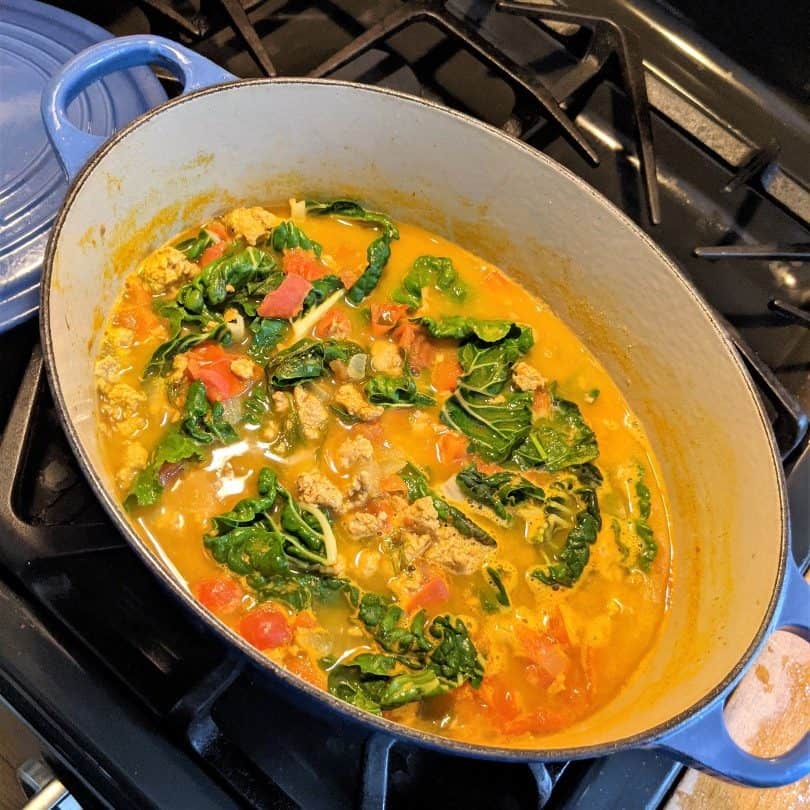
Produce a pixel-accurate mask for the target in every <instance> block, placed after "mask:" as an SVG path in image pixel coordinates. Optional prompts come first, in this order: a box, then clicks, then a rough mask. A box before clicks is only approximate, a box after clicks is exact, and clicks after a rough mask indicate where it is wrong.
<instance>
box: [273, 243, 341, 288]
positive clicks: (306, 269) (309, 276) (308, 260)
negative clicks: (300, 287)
mask: <svg viewBox="0 0 810 810" xmlns="http://www.w3.org/2000/svg"><path fill="white" fill-rule="evenodd" d="M281 269H282V270H283V271H284V272H285V273H294V274H295V275H297V276H301V278H305V279H306V280H307V281H315V280H316V279H319V278H323V277H324V276H328V275H330V274H331V272H332V271H331V270H330V269H329V268H328V267H327V266H326V265H323V264H321V263H320V262H319V261H318V260H317V259H316V258H315V254H314V253H312V252H311V251H309V250H304V249H303V248H291V249H290V250H285V251H284V256H283V257H282V259H281Z"/></svg>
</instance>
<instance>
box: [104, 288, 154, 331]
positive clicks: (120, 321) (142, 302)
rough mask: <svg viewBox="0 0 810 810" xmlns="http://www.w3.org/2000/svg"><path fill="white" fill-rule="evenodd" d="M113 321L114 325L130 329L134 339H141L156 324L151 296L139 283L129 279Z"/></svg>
mask: <svg viewBox="0 0 810 810" xmlns="http://www.w3.org/2000/svg"><path fill="white" fill-rule="evenodd" d="M113 322H114V323H115V325H116V326H123V327H124V328H125V329H131V330H132V332H133V335H134V337H135V340H143V339H144V338H145V337H146V336H147V335H148V334H149V333H150V332H151V331H152V330H153V329H154V328H155V327H156V326H157V325H158V324H159V321H158V317H157V315H155V313H154V311H153V310H152V296H151V294H150V293H149V291H148V290H147V289H146V288H145V287H142V286H141V285H140V284H139V283H137V282H134V281H130V282H128V283H127V286H126V291H125V292H124V297H123V299H122V302H121V307H120V308H119V309H118V311H117V312H116V313H115V316H114V318H113Z"/></svg>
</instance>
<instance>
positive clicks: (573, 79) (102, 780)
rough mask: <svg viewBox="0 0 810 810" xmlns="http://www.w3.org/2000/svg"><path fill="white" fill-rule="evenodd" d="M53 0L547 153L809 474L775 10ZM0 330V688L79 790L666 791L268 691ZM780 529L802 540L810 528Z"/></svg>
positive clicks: (121, 27) (177, 802) (612, 801)
mask: <svg viewBox="0 0 810 810" xmlns="http://www.w3.org/2000/svg"><path fill="white" fill-rule="evenodd" d="M59 5H61V6H62V7H63V8H66V9H68V10H70V11H72V12H74V13H77V14H80V15H81V16H84V17H86V18H88V19H90V20H92V21H94V22H95V23H97V24H98V25H101V26H102V27H105V28H107V29H109V30H110V31H111V32H112V33H114V34H116V35H124V34H134V33H147V32H153V33H157V34H161V35H166V36H170V37H173V38H175V39H177V40H179V41H181V42H183V43H184V44H186V45H189V46H190V47H192V48H193V49H195V50H197V51H198V52H200V53H201V54H203V55H205V56H207V57H208V58H210V59H212V60H214V61H215V62H217V63H219V64H220V65H222V66H223V67H225V68H226V69H227V70H229V71H231V72H233V73H235V74H236V75H239V76H243V77H256V76H273V75H282V76H299V75H301V76H303V75H312V76H331V77H335V78H342V79H348V80H352V81H360V82H365V83H372V84H377V85H382V86H386V87H390V88H395V89H398V90H402V91H405V92H409V93H412V94H415V95H418V96H422V97H426V98H430V99H433V100H436V101H439V102H440V103H443V104H446V105H448V106H452V107H455V108H457V109H460V110H463V111H464V112H468V113H470V114H472V115H474V116H476V117H478V118H481V119H483V120H485V121H487V122H488V123H491V124H493V125H495V126H498V127H502V128H503V129H504V130H506V131H507V132H509V133H510V134H513V135H515V136H517V137H520V138H522V139H524V140H526V141H527V142H528V143H530V144H531V145H533V146H535V147H536V148H538V149H540V150H542V151H544V152H545V153H547V154H548V155H550V156H551V157H553V158H554V159H555V160H557V161H559V162H561V163H562V164H564V165H565V166H567V167H568V168H570V169H571V170H572V171H574V172H576V173H577V174H579V175H580V176H581V177H583V178H584V179H585V180H586V181H587V182H589V183H590V184H591V185H593V186H594V187H595V188H596V189H598V190H599V191H600V192H602V193H603V194H605V195H606V196H607V197H608V198H609V199H611V200H612V201H614V202H615V203H616V204H618V205H619V206H620V207H622V208H623V209H624V210H625V211H626V212H627V213H628V214H629V215H630V216H631V217H632V218H634V219H635V220H636V221H637V222H638V223H639V224H640V225H641V226H642V227H643V228H644V229H645V230H646V231H647V232H648V233H649V234H650V235H651V237H652V238H653V239H654V240H655V241H657V242H658V243H659V244H661V245H662V246H663V248H664V249H665V250H666V251H667V252H668V253H669V254H670V255H671V256H672V257H673V258H674V259H675V260H676V261H677V262H678V263H679V264H680V266H681V267H682V268H683V269H684V270H685V271H686V273H687V274H688V275H689V277H690V278H691V279H692V280H693V281H694V283H695V284H696V286H697V287H698V289H699V290H700V291H701V292H702V293H703V295H704V296H705V297H706V299H707V300H708V302H709V303H710V304H711V305H712V306H713V307H714V308H715V309H716V310H717V311H718V312H719V313H720V314H721V315H722V316H723V317H724V318H725V320H726V322H727V323H728V325H729V328H730V330H731V333H732V335H733V336H734V338H735V342H736V343H737V346H738V348H739V350H740V352H741V354H742V356H743V357H744V358H745V361H746V363H747V365H748V367H749V370H750V372H751V374H752V377H753V378H754V380H755V381H756V383H757V385H758V387H759V390H760V392H761V394H762V397H763V400H764V401H765V403H766V406H767V408H768V411H769V414H770V415H771V417H772V421H773V425H774V431H775V434H776V436H777V439H778V444H779V448H780V451H781V453H782V457H783V460H784V462H785V464H786V468H787V469H788V470H789V471H793V473H794V474H793V475H792V476H791V482H792V483H794V488H795V489H796V491H797V492H798V493H799V497H800V499H801V493H802V492H806V489H807V470H808V466H810V465H808V463H807V462H808V461H810V449H808V436H807V416H806V414H807V412H808V411H810V330H808V324H809V323H810V312H809V309H808V308H810V265H808V264H807V261H806V260H807V259H808V258H810V230H809V229H808V223H810V162H808V161H807V155H808V154H810V107H808V84H807V80H808V77H809V76H810V63H808V53H807V49H806V47H804V46H805V45H806V42H807V41H808V36H810V31H807V30H804V31H802V29H801V25H800V22H801V21H799V20H797V21H796V26H795V27H792V26H785V25H784V24H783V23H784V20H785V19H786V17H785V16H784V15H780V13H779V9H778V6H780V5H783V6H784V7H785V14H788V13H792V12H793V7H792V5H790V4H788V3H787V2H775V3H771V4H769V6H768V8H769V12H768V15H765V16H761V12H758V11H757V9H758V8H759V4H756V3H745V5H746V6H750V8H748V9H747V11H746V10H744V9H741V8H740V4H739V3H728V4H725V3H713V4H710V5H711V7H712V10H711V11H710V10H707V9H706V8H704V4H700V3H696V2H678V3H674V4H667V5H665V4H662V3H653V2H644V0H632V2H631V1H630V0H599V2H596V0H594V1H593V2H588V3H583V2H579V1H577V2H568V3H566V4H565V5H564V6H563V5H559V6H557V5H554V6H551V5H529V4H527V3H523V2H504V3H502V4H499V5H498V7H496V6H495V5H494V4H492V3H488V2H479V1H478V0H466V1H464V2H462V1H461V0H452V1H451V2H448V3H442V2H438V1H437V0H420V1H419V2H410V3H399V2H395V0H381V2H374V0H327V2H319V3H308V2H306V0H293V2H285V0H264V1H263V2H256V1H255V0H208V2H205V0H200V1H199V2H197V1H196V0H195V1H194V2H193V1H192V0H178V1H177V2H171V3H170V2H168V0H111V2H108V3H104V4H96V3H92V2H89V0H87V1H86V2H83V1H82V0H76V2H62V3H60V4H59ZM721 7H725V8H721ZM0 13H2V6H1V5H0ZM757 15H760V16H757ZM780 21H781V24H780ZM807 22H810V20H808V21H807ZM788 28H791V30H787V29H788ZM735 32H736V36H735ZM753 40H756V43H757V47H754V46H753V45H752V41H753ZM157 73H158V76H159V77H160V78H161V80H162V82H163V84H164V87H165V88H166V90H167V92H168V93H169V94H170V95H172V94H175V93H177V92H178V90H179V88H178V87H177V85H176V81H175V80H174V78H173V77H171V76H170V75H168V74H164V73H162V72H161V71H157ZM802 76H803V77H804V79H802V78H801V77H802ZM803 262H804V263H803ZM661 306H662V307H664V306H666V302H663V301H662V302H661ZM0 352H2V356H3V358H4V363H5V367H4V375H3V378H2V380H0V423H1V424H3V426H4V430H3V438H2V442H1V443H0V603H2V609H0V650H2V655H1V656H0V697H2V698H3V699H4V700H5V701H6V702H7V703H8V704H10V705H11V706H12V707H13V708H14V710H15V711H16V712H17V713H19V714H20V715H21V716H22V717H24V718H25V720H26V722H27V723H28V724H29V725H30V726H31V727H33V728H34V729H35V731H36V732H37V733H38V734H39V735H40V736H41V737H42V738H43V739H44V740H45V741H46V744H47V748H48V751H49V756H50V757H51V760H52V765H53V767H54V769H55V770H57V772H58V773H59V775H60V777H61V778H62V781H63V782H64V783H65V784H66V785H67V787H69V788H70V789H71V791H72V792H73V793H74V795H75V796H76V798H77V799H78V800H79V801H80V802H81V803H82V805H83V806H85V807H93V806H102V807H107V806H111V807H115V808H129V807H132V808H143V807H152V806H154V807H161V808H163V807H165V808H186V807H189V808H191V807H193V808H195V809H196V808H208V807H211V808H222V807H233V806H245V805H246V806H253V807H261V808H264V807H268V808H276V807H279V808H284V807H293V806H296V805H299V806H303V807H307V808H325V810H331V809H332V808H344V807H346V808H348V807H363V808H382V807H386V808H389V809H390V808H400V807H402V808H404V807H409V808H410V807H413V806H417V805H419V804H422V805H423V806H431V807H432V806H440V805H441V806H445V807H448V808H455V807H459V808H461V807H464V808H478V807H481V808H484V807H486V808H516V809H517V808H524V807H548V808H576V807H585V806H589V807H633V808H636V807H651V808H652V807H660V806H663V805H664V804H665V803H666V800H667V797H668V795H669V793H670V792H671V790H672V788H673V786H674V785H675V783H676V781H677V780H678V778H679V776H680V773H681V771H682V768H681V766H679V765H677V764H676V763H674V762H673V760H671V759H669V758H667V757H665V756H664V755H661V754H653V753H649V752H643V751H633V752H627V753H619V754H614V755H612V756H610V757H607V758H604V759H598V760H586V761H582V762H572V763H553V764H542V763H538V764H535V765H531V766H520V765H513V764H498V763H488V762H477V761H470V760H466V759H463V758H458V757H449V756H445V755H439V754H436V753H432V752H429V751H424V750H419V749H415V748H412V747H411V746H408V745H405V744H400V743H397V744H396V745H394V746H390V745H389V744H388V743H385V744H383V743H381V742H380V741H379V740H376V739H373V738H372V739H370V740H369V739H366V737H365V732H363V731H362V730H360V729H357V728H355V727H354V726H351V725H342V724H341V723H340V722H339V721H336V720H334V719H331V718H330V719H326V718H324V717H323V716H319V715H318V714H317V713H316V712H315V711H313V707H312V706H310V705H307V704H303V703H302V704H301V705H293V704H291V703H290V702H289V698H288V697H282V696H281V695H280V694H278V693H277V692H276V690H275V689H274V686H273V684H272V683H270V682H268V681H267V679H266V678H263V677H261V676H260V675H259V674H258V673H256V672H255V671H253V669H252V668H251V666H250V665H249V664H247V663H246V662H245V661H243V660H242V659H241V658H240V657H238V656H235V655H234V654H232V653H230V652H229V651H228V650H226V649H225V647H224V646H223V644H222V642H221V641H220V640H219V639H217V638H215V637H214V636H213V635H212V634H211V633H210V632H209V631H208V630H206V628H205V627H203V626H201V625H199V624H197V623H196V622H195V621H194V620H193V619H192V618H191V617H189V616H188V615H187V614H186V613H185V612H184V611H181V609H180V608H179V606H178V605H177V604H176V603H175V602H174V601H173V599H172V597H171V596H170V595H169V594H168V593H166V592H165V591H164V590H163V589H162V586H161V585H160V584H159V583H158V582H157V581H155V580H154V579H153V577H152V576H151V574H150V573H149V572H148V571H147V570H146V569H145V568H144V567H143V566H142V564H141V563H140V562H139V561H138V559H137V558H136V556H135V555H134V553H132V552H131V551H130V549H129V547H128V546H127V545H126V543H125V541H124V540H123V538H122V537H120V535H119V534H118V533H117V532H116V530H115V529H114V528H113V527H112V525H111V524H110V523H109V521H108V520H107V519H106V517H105V515H104V513H103V510H102V509H101V507H100V506H99V504H98V503H97V501H96V500H95V498H94V496H93V495H92V492H91V491H90V489H89V487H88V486H87V485H86V483H85V481H84V479H83V477H82V475H81V473H80V471H79V469H78V466H77V464H76V462H75V460H74V459H73V457H72V454H71V452H70V449H69V447H68V445H67V441H66V439H65V437H64V435H63V433H62V430H61V427H60V425H59V421H58V419H57V416H56V412H55V409H54V407H53V403H52V401H51V398H50V394H49V392H48V388H47V384H46V382H45V379H44V372H43V367H42V359H41V354H40V350H39V346H38V336H37V331H36V324H35V323H31V322H29V323H27V324H24V325H23V326H20V327H17V328H16V329H14V330H12V331H10V332H8V333H6V334H5V335H2V336H0ZM795 482H798V483H795ZM799 517H800V518H801V519H804V520H805V521H806V520H807V514H806V509H805V510H804V512H803V514H802V515H801V516H799ZM794 538H795V546H796V548H795V549H794V550H795V553H796V555H797V557H799V558H801V559H804V560H806V559H807V557H808V554H809V553H810V549H808V548H807V546H806V544H807V543H808V542H810V527H808V526H804V525H803V526H802V527H797V526H794Z"/></svg>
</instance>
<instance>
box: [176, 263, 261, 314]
mask: <svg viewBox="0 0 810 810" xmlns="http://www.w3.org/2000/svg"><path fill="white" fill-rule="evenodd" d="M276 268H277V265H276V261H275V259H274V258H273V257H272V256H271V255H270V254H269V253H267V252H266V251H264V250H261V249H260V248H253V247H248V248H243V249H241V250H236V251H234V252H233V253H229V254H226V255H225V256H222V257H221V258H219V259H216V260H215V261H213V262H211V263H210V264H207V265H206V266H205V267H204V268H203V269H202V270H201V271H200V273H199V275H197V276H196V277H195V278H194V279H193V280H192V281H190V282H189V283H188V284H185V285H184V286H183V287H181V288H180V290H179V291H178V293H177V298H176V301H177V303H178V305H179V306H180V307H182V308H183V309H184V310H186V311H187V312H189V313H192V314H199V313H201V312H203V311H204V310H205V309H206V308H207V307H218V306H220V305H221V304H223V303H225V301H226V300H227V299H228V297H229V296H230V295H232V294H234V293H236V292H237V290H240V289H241V288H242V287H244V286H245V285H247V284H248V283H250V282H255V281H261V280H264V279H266V278H267V277H268V276H269V275H270V273H272V272H273V271H275V270H276Z"/></svg>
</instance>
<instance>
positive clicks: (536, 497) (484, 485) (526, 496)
mask: <svg viewBox="0 0 810 810" xmlns="http://www.w3.org/2000/svg"><path fill="white" fill-rule="evenodd" d="M456 482H457V483H458V486H459V489H461V491H462V492H463V493H464V494H465V495H466V496H467V497H468V498H469V499H470V500H472V501H475V502H476V503H480V504H482V505H483V506H488V507H489V508H490V509H492V511H493V512H495V514H496V515H498V517H500V518H502V519H503V520H509V519H510V517H511V516H510V514H509V509H510V508H513V507H515V506H517V505H518V504H521V503H525V502H526V501H535V502H536V503H543V501H544V500H545V493H544V492H543V489H542V488H541V487H538V486H537V485H536V484H533V483H532V482H531V481H529V480H527V479H526V478H524V477H523V476H521V475H515V473H511V472H507V471H505V470H504V471H503V472H496V473H490V474H487V473H483V472H481V470H479V469H478V467H476V466H475V465H474V464H470V465H469V466H467V467H465V468H464V469H463V470H461V472H459V474H458V475H457V476H456Z"/></svg>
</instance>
